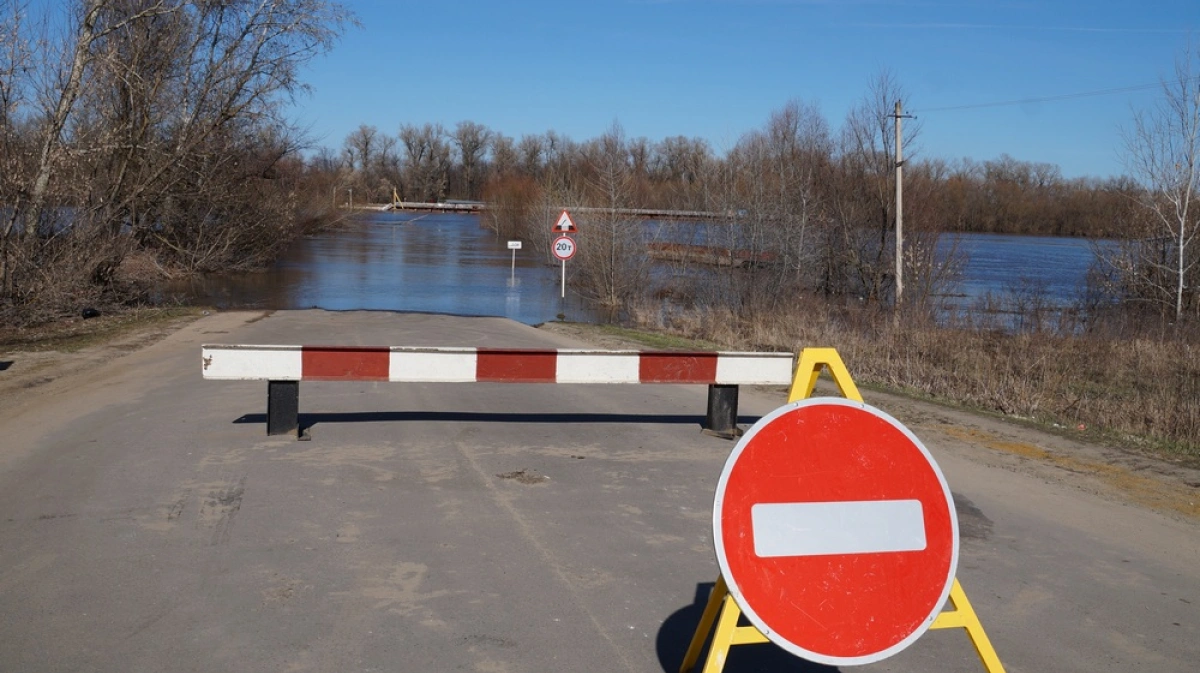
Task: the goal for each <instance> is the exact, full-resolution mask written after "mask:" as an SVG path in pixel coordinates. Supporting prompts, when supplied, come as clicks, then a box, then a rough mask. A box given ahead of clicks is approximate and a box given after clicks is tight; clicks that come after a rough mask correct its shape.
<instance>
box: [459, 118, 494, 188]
mask: <svg viewBox="0 0 1200 673" xmlns="http://www.w3.org/2000/svg"><path fill="white" fill-rule="evenodd" d="M453 140H454V145H455V146H456V147H458V156H459V161H460V162H461V165H462V171H463V182H464V183H465V185H464V187H465V188H466V194H465V195H466V197H467V198H468V199H475V198H478V196H479V193H478V185H477V184H476V181H477V180H478V177H479V175H478V174H479V164H480V163H481V162H482V161H483V157H484V155H485V154H487V150H488V145H489V144H491V141H492V132H491V131H489V130H488V129H487V127H486V126H484V125H483V124H476V123H475V122H470V121H462V122H459V123H458V126H456V127H454V136H453Z"/></svg>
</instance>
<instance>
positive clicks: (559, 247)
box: [550, 236, 575, 262]
mask: <svg viewBox="0 0 1200 673" xmlns="http://www.w3.org/2000/svg"><path fill="white" fill-rule="evenodd" d="M550 251H551V252H553V253H554V256H555V257H557V258H558V259H561V260H562V261H564V262H565V261H567V260H568V259H571V258H572V257H574V256H575V241H574V239H572V238H571V237H570V236H559V237H558V238H556V239H554V244H553V245H551V246H550Z"/></svg>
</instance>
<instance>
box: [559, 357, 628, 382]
mask: <svg viewBox="0 0 1200 673" xmlns="http://www.w3.org/2000/svg"><path fill="white" fill-rule="evenodd" d="M557 371H558V376H557V381H558V383H637V382H638V372H639V371H640V364H639V358H638V354H637V352H636V351H632V352H629V351H626V352H620V351H613V352H608V353H605V352H603V351H572V350H568V349H560V350H559V351H558V370H557Z"/></svg>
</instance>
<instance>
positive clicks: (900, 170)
mask: <svg viewBox="0 0 1200 673" xmlns="http://www.w3.org/2000/svg"><path fill="white" fill-rule="evenodd" d="M892 118H893V119H895V120H896V299H895V302H896V303H895V305H894V306H893V307H892V309H893V311H894V313H893V317H894V319H895V323H896V325H897V326H899V324H900V300H901V298H902V297H903V295H904V134H903V133H902V132H901V131H900V120H901V119H913V116H912V115H906V114H904V108H903V106H902V105H901V102H900V101H896V113H895V114H893V115H892Z"/></svg>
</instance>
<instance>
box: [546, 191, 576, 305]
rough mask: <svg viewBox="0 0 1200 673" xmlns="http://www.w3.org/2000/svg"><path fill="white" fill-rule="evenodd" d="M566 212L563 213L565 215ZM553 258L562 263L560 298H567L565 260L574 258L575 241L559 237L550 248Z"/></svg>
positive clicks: (567, 237) (568, 237) (566, 237)
mask: <svg viewBox="0 0 1200 673" xmlns="http://www.w3.org/2000/svg"><path fill="white" fill-rule="evenodd" d="M566 212H567V211H565V210H564V211H563V213H564V214H565V213H566ZM550 250H551V252H553V253H554V256H555V257H557V258H558V259H559V260H561V261H562V292H561V294H560V297H561V298H563V299H565V298H566V296H567V260H568V259H571V258H572V257H574V256H575V240H574V239H573V238H571V237H570V236H559V237H558V238H556V239H554V243H553V244H551V246H550Z"/></svg>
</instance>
